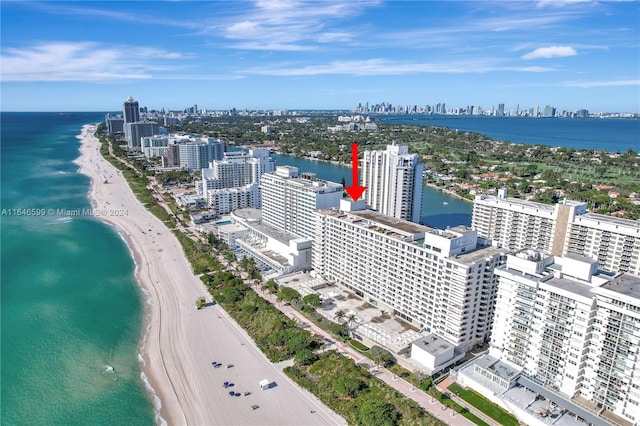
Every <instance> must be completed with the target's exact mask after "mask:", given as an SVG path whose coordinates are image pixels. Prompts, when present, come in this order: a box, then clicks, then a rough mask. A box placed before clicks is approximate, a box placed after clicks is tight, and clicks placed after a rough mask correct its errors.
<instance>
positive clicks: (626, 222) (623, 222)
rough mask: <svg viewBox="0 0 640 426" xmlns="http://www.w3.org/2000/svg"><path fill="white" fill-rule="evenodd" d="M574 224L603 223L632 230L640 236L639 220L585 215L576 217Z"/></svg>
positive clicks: (603, 215) (602, 215)
mask: <svg viewBox="0 0 640 426" xmlns="http://www.w3.org/2000/svg"><path fill="white" fill-rule="evenodd" d="M574 222H577V223H578V224H579V223H580V222H604V223H608V224H612V225H617V226H623V227H625V228H628V229H634V230H635V231H636V232H637V233H639V234H640V221H639V220H631V219H623V218H620V217H615V216H609V215H606V214H598V213H585V214H583V215H580V216H576V218H575V220H574Z"/></svg>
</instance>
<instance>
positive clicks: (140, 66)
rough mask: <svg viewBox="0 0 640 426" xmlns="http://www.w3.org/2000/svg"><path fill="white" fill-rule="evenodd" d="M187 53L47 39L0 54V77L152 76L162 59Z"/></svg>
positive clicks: (86, 78)
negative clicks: (0, 69) (48, 41)
mask: <svg viewBox="0 0 640 426" xmlns="http://www.w3.org/2000/svg"><path fill="white" fill-rule="evenodd" d="M188 57H189V56H185V55H183V54H180V53H177V52H169V51H165V50H161V49H156V48H146V47H142V48H139V47H127V46H119V47H105V46H102V45H98V44H95V43H88V42H73V43H72V42H50V43H42V44H38V45H35V46H32V47H29V48H26V49H18V48H6V49H3V51H2V53H1V55H0V62H2V71H1V72H2V74H1V77H2V81H109V80H139V79H149V78H152V77H154V72H155V71H158V70H160V69H163V68H165V67H166V62H165V61H164V60H169V61H171V60H175V59H185V58H188Z"/></svg>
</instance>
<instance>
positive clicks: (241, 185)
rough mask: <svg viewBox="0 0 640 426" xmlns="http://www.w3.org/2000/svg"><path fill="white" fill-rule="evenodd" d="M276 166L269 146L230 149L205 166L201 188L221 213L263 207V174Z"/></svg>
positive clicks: (212, 205) (215, 208) (213, 206)
mask: <svg viewBox="0 0 640 426" xmlns="http://www.w3.org/2000/svg"><path fill="white" fill-rule="evenodd" d="M274 169H275V160H274V159H273V158H271V157H270V156H269V150H268V149H254V150H249V152H248V153H246V152H243V151H234V152H227V153H225V154H224V156H223V158H222V160H216V161H212V162H210V163H209V167H208V168H206V169H202V181H201V184H200V188H199V190H200V192H201V193H202V195H203V196H205V197H206V199H207V204H208V205H209V206H210V207H212V208H213V209H214V210H215V211H216V212H217V213H218V214H227V213H229V212H231V211H233V210H236V209H241V208H246V207H255V208H260V206H261V197H260V177H261V176H262V175H263V174H265V173H269V172H272V171H273V170H274Z"/></svg>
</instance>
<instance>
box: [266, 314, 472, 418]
mask: <svg viewBox="0 0 640 426" xmlns="http://www.w3.org/2000/svg"><path fill="white" fill-rule="evenodd" d="M274 305H275V306H276V308H278V309H280V310H281V311H282V312H283V313H284V314H285V315H287V316H288V317H290V318H292V319H293V320H295V321H297V322H300V323H305V324H308V325H309V326H308V327H307V328H306V330H309V331H310V332H312V333H314V334H316V335H318V336H320V337H322V338H324V339H326V340H329V341H331V342H334V343H333V345H334V346H335V347H336V350H337V351H338V352H340V353H341V354H342V355H345V356H348V357H349V358H352V359H353V360H354V361H355V362H356V363H357V364H363V365H368V366H369V372H370V373H371V374H373V375H374V376H376V377H377V378H378V379H380V380H382V381H383V382H385V383H386V384H387V385H389V386H391V387H392V388H394V389H395V390H397V391H398V392H400V393H401V394H402V395H404V396H406V397H407V398H409V399H411V400H413V401H415V402H416V403H417V404H418V405H420V406H421V407H422V408H424V409H425V410H426V411H428V412H429V413H431V414H432V415H433V416H434V417H436V418H438V419H439V420H441V421H443V422H444V423H446V424H448V425H453V426H471V425H474V423H473V422H471V421H470V420H468V419H467V418H465V417H463V416H461V415H460V414H459V413H457V412H456V411H454V410H452V409H450V408H448V407H446V406H445V405H442V404H441V403H440V402H439V401H437V400H436V399H434V398H433V397H432V396H431V395H428V394H426V393H425V392H423V391H422V390H420V389H416V387H415V386H413V385H412V384H411V383H409V382H407V381H406V380H404V379H402V378H400V377H398V376H396V375H395V374H393V373H392V372H391V371H389V370H387V369H386V368H384V367H381V366H378V365H376V364H375V363H374V362H373V361H372V360H370V359H369V358H367V357H366V356H364V355H362V354H360V353H359V352H357V351H356V350H355V349H353V348H352V347H351V346H350V345H346V344H343V343H342V342H339V341H336V340H335V339H334V338H333V336H331V335H330V334H329V333H327V332H326V331H324V330H322V329H321V328H319V327H318V326H316V325H315V324H314V323H312V322H311V321H309V320H308V319H307V318H305V317H303V316H302V315H301V314H300V313H299V312H298V311H296V310H295V309H294V308H293V307H291V306H288V305H286V304H283V303H280V302H276V303H275V304H274Z"/></svg>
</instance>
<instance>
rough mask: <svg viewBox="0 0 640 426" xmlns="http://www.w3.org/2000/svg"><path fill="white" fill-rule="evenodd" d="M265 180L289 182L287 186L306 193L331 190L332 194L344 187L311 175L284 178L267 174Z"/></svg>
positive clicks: (264, 176)
mask: <svg viewBox="0 0 640 426" xmlns="http://www.w3.org/2000/svg"><path fill="white" fill-rule="evenodd" d="M278 167H289V166H278ZM262 176H263V178H265V179H268V178H273V179H280V180H285V181H287V184H289V185H293V186H298V187H300V188H304V190H305V191H311V192H322V191H325V190H327V189H331V190H332V191H331V192H336V191H342V185H340V184H339V183H335V182H332V181H330V180H323V179H317V178H315V176H314V177H312V178H311V176H310V175H304V176H303V175H301V176H299V177H283V176H280V175H277V174H276V173H265V174H264V175H262Z"/></svg>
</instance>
